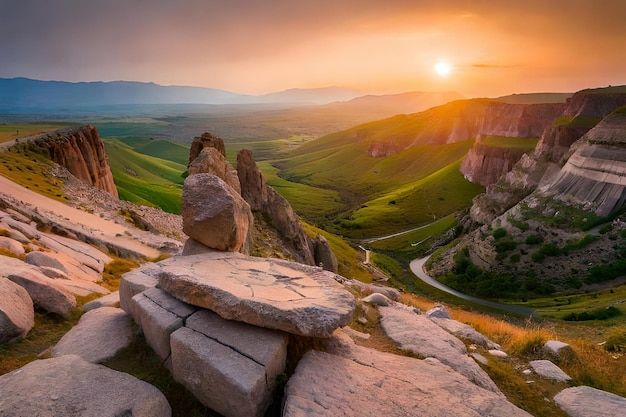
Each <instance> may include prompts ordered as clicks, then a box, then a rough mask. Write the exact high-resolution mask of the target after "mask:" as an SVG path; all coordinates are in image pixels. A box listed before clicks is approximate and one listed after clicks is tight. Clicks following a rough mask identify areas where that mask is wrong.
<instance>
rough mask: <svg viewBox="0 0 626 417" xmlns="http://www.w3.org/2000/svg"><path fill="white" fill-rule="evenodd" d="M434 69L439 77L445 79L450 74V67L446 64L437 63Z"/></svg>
mask: <svg viewBox="0 0 626 417" xmlns="http://www.w3.org/2000/svg"><path fill="white" fill-rule="evenodd" d="M434 69H435V72H436V73H437V75H439V76H440V77H447V76H448V75H449V74H450V70H451V67H450V64H448V63H447V62H438V63H437V64H436V65H435V67H434Z"/></svg>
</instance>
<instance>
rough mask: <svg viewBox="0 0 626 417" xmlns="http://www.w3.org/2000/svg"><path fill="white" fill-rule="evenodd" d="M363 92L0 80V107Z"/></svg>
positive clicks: (308, 98)
mask: <svg viewBox="0 0 626 417" xmlns="http://www.w3.org/2000/svg"><path fill="white" fill-rule="evenodd" d="M359 95H362V93H360V92H358V91H353V90H346V89H341V88H337V87H328V88H315V89H292V90H285V91H281V92H277V93H272V94H265V95H257V96H255V95H246V94H237V93H233V92H230V91H225V90H219V89H215V88H204V87H188V86H163V85H158V84H155V83H144V82H135V81H111V82H103V81H96V82H78V83H72V82H65V81H40V80H32V79H29V78H0V111H4V112H9V113H10V112H13V111H15V110H19V109H21V110H26V111H37V110H45V111H48V110H55V111H60V110H73V109H79V108H80V109H83V110H90V109H102V108H103V107H112V106H127V105H134V106H137V105H152V106H155V105H172V104H177V105H179V104H187V105H198V104H202V105H225V104H236V105H240V104H276V103H288V104H290V105H293V104H301V105H303V104H312V105H313V104H327V103H331V102H333V101H339V100H349V99H353V98H354V97H357V96H359Z"/></svg>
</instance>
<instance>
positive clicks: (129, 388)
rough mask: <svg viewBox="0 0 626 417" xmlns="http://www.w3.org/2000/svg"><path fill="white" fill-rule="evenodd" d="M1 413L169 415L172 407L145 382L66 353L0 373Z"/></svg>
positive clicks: (111, 416) (75, 416) (105, 416)
mask: <svg viewBox="0 0 626 417" xmlns="http://www.w3.org/2000/svg"><path fill="white" fill-rule="evenodd" d="M0 415H3V416H38V417H57V416H63V417H121V416H133V417H170V416H171V415H172V409H171V407H170V405H169V404H168V402H167V399H166V398H165V396H164V395H163V394H162V393H161V392H160V391H159V390H158V389H156V388H155V387H153V386H152V385H150V384H148V383H147V382H143V381H140V380H139V379H137V378H135V377H133V376H130V375H128V374H125V373H122V372H118V371H114V370H112V369H109V368H105V367H104V366H101V365H95V364H91V363H88V362H86V361H85V360H84V359H82V358H80V357H79V356H76V355H66V356H61V357H58V358H52V359H45V360H37V361H34V362H31V363H29V364H28V365H25V366H23V367H22V368H20V369H18V370H15V371H13V372H11V373H8V374H4V375H2V376H0Z"/></svg>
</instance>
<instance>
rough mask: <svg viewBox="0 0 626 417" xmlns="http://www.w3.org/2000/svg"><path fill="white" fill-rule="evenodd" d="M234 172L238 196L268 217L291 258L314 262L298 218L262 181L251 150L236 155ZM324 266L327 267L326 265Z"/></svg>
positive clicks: (309, 263)
mask: <svg viewBox="0 0 626 417" xmlns="http://www.w3.org/2000/svg"><path fill="white" fill-rule="evenodd" d="M237 174H238V175H239V181H240V182H241V195H242V197H243V198H244V199H245V200H246V201H247V202H248V204H250V207H251V208H252V210H255V211H260V212H262V213H264V214H265V215H267V216H268V217H269V218H270V219H271V223H272V225H273V226H274V227H275V228H276V230H277V231H278V233H279V234H280V236H281V237H282V238H283V240H284V241H285V243H286V246H287V248H288V249H289V252H290V254H291V255H292V256H293V257H294V259H296V260H297V261H298V262H301V263H305V264H307V265H315V264H316V260H315V256H314V250H315V249H314V247H313V244H312V241H311V239H310V238H309V237H308V236H307V235H306V233H305V232H304V229H303V228H302V226H301V225H300V219H299V218H298V216H297V215H296V213H295V212H294V211H293V208H292V207H291V205H290V204H289V202H288V201H287V200H286V199H285V198H284V197H283V196H281V195H280V194H278V193H277V192H276V190H274V189H273V188H272V187H270V186H268V185H267V184H266V183H265V179H264V178H263V174H262V173H261V171H260V170H259V168H258V167H257V165H256V163H255V162H254V159H253V157H252V151H250V150H248V149H242V150H241V151H240V152H239V154H238V155H237ZM325 267H327V268H329V267H330V265H325Z"/></svg>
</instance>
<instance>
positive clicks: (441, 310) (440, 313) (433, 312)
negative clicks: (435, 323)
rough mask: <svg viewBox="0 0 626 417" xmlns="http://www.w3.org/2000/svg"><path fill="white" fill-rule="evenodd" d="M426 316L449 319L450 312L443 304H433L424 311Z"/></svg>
mask: <svg viewBox="0 0 626 417" xmlns="http://www.w3.org/2000/svg"><path fill="white" fill-rule="evenodd" d="M426 317H428V318H429V319H430V318H439V319H449V318H450V313H448V310H446V308H445V307H444V306H441V305H439V306H435V307H433V308H431V309H430V310H428V311H427V312H426Z"/></svg>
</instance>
